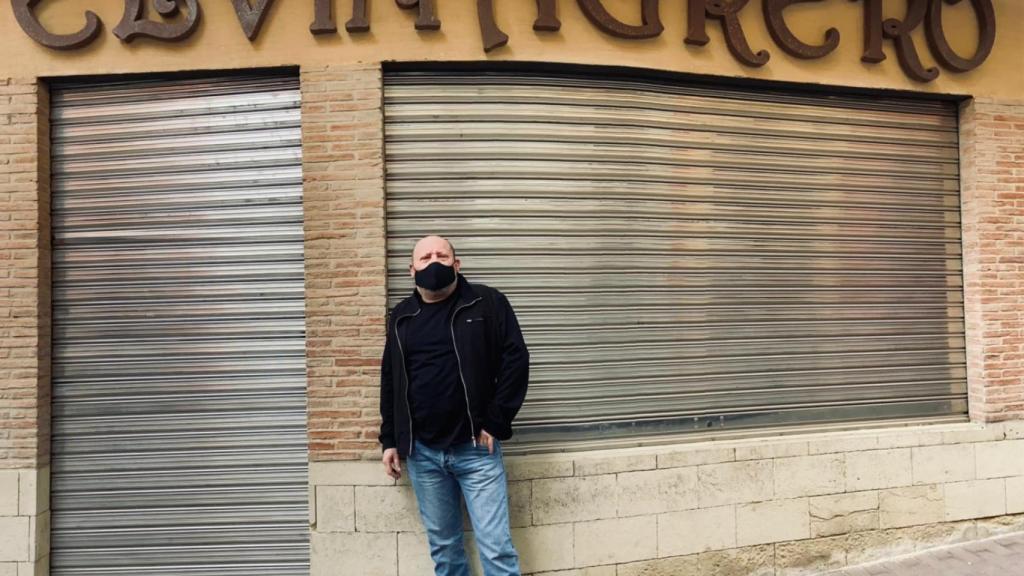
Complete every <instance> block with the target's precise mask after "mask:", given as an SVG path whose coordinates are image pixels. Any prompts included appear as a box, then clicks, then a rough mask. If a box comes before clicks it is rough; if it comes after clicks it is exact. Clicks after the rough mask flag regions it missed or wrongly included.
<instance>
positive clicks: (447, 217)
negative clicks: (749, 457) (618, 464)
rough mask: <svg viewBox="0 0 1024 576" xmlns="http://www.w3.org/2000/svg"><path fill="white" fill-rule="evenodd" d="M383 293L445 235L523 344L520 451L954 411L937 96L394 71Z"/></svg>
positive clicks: (403, 281)
mask: <svg viewBox="0 0 1024 576" xmlns="http://www.w3.org/2000/svg"><path fill="white" fill-rule="evenodd" d="M385 116H386V127H385V136H386V138H385V140H386V166H387V225H388V256H389V263H388V264H389V274H390V277H389V281H390V283H389V285H390V300H391V303H392V304H394V303H395V302H397V300H398V299H400V298H402V297H404V296H405V295H407V294H408V293H409V291H410V290H411V288H412V285H411V282H410V280H409V278H408V272H407V270H408V268H407V267H408V258H409V252H410V250H411V248H412V245H413V242H414V241H415V239H416V238H418V237H420V236H422V235H424V234H427V233H432V232H436V233H441V234H445V235H447V236H448V237H450V238H451V239H452V240H453V241H454V244H455V247H456V250H457V253H458V255H459V256H460V258H461V259H462V261H463V266H464V272H465V273H466V274H467V276H468V277H469V278H470V279H471V280H475V281H478V282H483V283H487V284H490V285H493V286H495V287H497V288H499V289H501V290H502V291H504V292H505V293H506V294H507V295H508V296H509V299H510V300H511V302H512V303H513V305H514V306H515V308H516V310H517V312H518V316H519V319H520V321H521V324H522V326H523V329H524V334H525V336H526V340H527V343H528V344H529V346H530V349H531V352H532V360H533V362H532V370H531V381H530V391H529V394H528V395H527V400H526V404H525V405H524V407H523V410H522V412H521V413H520V417H519V419H518V420H517V423H518V427H517V429H518V435H519V436H518V437H519V439H520V446H523V447H529V446H531V445H532V443H533V442H540V443H543V442H545V441H547V440H551V439H557V440H559V442H560V445H561V446H564V445H565V444H564V440H565V439H566V438H571V439H573V440H575V445H576V446H584V445H596V444H604V445H608V444H614V443H633V442H636V441H638V439H642V438H648V437H650V436H656V435H660V434H665V433H679V432H698V431H708V430H711V431H713V432H718V431H720V430H733V429H744V428H750V427H763V426H789V425H810V424H815V425H830V424H833V423H843V422H846V423H849V422H851V421H890V422H891V421H892V420H904V421H905V420H913V421H922V420H943V419H962V418H963V417H964V415H965V413H966V370H965V352H964V336H963V333H964V324H963V304H962V302H963V295H962V279H961V260H960V254H961V249H960V231H959V223H960V218H959V192H958V156H957V154H958V152H957V124H956V115H955V105H954V104H952V103H950V102H941V101H924V100H902V99H889V98H855V97H841V96H823V95H820V94H801V93H795V92H781V91H776V92H769V91H741V90H736V89H725V88H716V87H708V86H701V85H686V84H680V83H669V82H658V81H643V80H637V79H634V78H628V79H623V78H618V79H616V78H594V77H585V76H579V75H553V74H534V75H531V74H522V73H521V74H512V73H434V72H393V73H389V74H387V75H386V76H385Z"/></svg>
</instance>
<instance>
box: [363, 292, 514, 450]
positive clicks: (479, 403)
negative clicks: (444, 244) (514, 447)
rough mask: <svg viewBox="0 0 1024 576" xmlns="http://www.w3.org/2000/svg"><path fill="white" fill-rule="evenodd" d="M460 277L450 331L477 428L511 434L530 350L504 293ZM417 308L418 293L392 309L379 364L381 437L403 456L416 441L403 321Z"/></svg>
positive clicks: (497, 435) (499, 434) (504, 437)
mask: <svg viewBox="0 0 1024 576" xmlns="http://www.w3.org/2000/svg"><path fill="white" fill-rule="evenodd" d="M458 281H459V289H458V292H457V293H456V296H455V297H457V298H458V299H459V300H458V302H457V303H456V305H455V312H454V314H453V315H452V319H451V333H452V338H453V340H454V345H455V353H456V358H457V359H458V362H459V375H460V377H461V379H462V384H463V386H464V391H465V393H466V394H465V396H466V397H467V398H468V404H469V406H468V411H469V415H470V424H471V426H472V429H473V434H474V435H475V436H478V435H479V434H480V430H481V429H483V430H487V432H488V433H489V434H491V435H492V436H494V437H495V438H497V439H499V440H507V439H509V438H511V437H512V419H513V418H515V416H516V414H517V413H518V412H519V408H520V407H521V406H522V405H523V399H524V398H525V397H526V385H527V382H528V381H529V374H530V354H529V352H528V351H527V350H526V343H525V342H523V334H522V332H521V331H520V329H519V322H518V321H517V320H516V315H515V313H514V312H513V311H512V306H511V305H510V304H509V302H508V299H507V298H505V295H504V294H502V293H501V292H499V291H497V290H495V289H494V288H490V287H488V286H484V285H483V284H470V283H469V282H468V281H467V280H466V279H465V278H464V277H463V276H462V275H459V280H458ZM419 311H420V302H419V299H418V298H417V296H416V294H415V293H414V294H413V295H411V296H409V297H408V298H406V299H405V300H402V301H401V302H399V303H398V305H397V306H395V308H394V309H393V310H392V311H391V313H390V315H389V317H388V334H387V338H386V340H385V344H384V357H383V358H382V359H381V366H380V415H381V419H382V421H381V426H380V443H381V445H382V446H383V447H384V449H385V450H387V449H388V448H398V454H399V456H401V457H406V456H408V455H409V453H410V452H411V451H412V447H413V431H412V413H411V410H410V406H409V395H408V392H409V379H408V375H407V374H406V366H405V354H404V350H403V347H404V346H405V333H404V330H405V328H404V325H403V321H404V320H407V319H409V318H410V317H412V316H415V315H416V314H418V313H419ZM469 440H470V438H466V441H467V442H468V441H469Z"/></svg>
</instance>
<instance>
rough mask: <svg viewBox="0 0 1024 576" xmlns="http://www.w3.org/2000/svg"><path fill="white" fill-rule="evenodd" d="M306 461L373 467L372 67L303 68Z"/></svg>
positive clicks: (377, 85)
mask: <svg viewBox="0 0 1024 576" xmlns="http://www.w3.org/2000/svg"><path fill="white" fill-rule="evenodd" d="M301 81H302V146H303V152H302V154H303V160H302V166H303V174H304V181H305V184H304V188H303V194H304V199H303V206H304V211H305V236H306V351H307V359H306V368H307V373H308V386H309V436H310V439H309V441H310V444H309V449H310V459H311V460H320V461H323V460H352V459H359V458H377V457H378V455H379V453H380V452H379V447H378V444H377V432H378V427H379V407H378V403H379V397H380V391H379V387H380V384H379V382H380V380H379V374H380V354H381V351H382V349H383V344H384V330H385V328H384V315H385V313H386V306H387V300H386V291H385V278H386V263H385V244H384V165H383V160H382V150H383V117H382V111H381V70H380V65H379V64H367V65H346V66H336V67H335V66H331V67H320V68H303V70H302V73H301Z"/></svg>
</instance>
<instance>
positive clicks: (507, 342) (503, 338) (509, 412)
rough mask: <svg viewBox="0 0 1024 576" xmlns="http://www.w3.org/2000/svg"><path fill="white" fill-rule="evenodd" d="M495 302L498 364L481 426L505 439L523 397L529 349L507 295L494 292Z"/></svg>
mask: <svg viewBox="0 0 1024 576" xmlns="http://www.w3.org/2000/svg"><path fill="white" fill-rule="evenodd" d="M494 304H495V308H496V310H495V315H496V316H497V318H498V337H499V342H498V343H497V345H498V346H499V347H500V350H499V352H500V354H499V355H498V356H499V358H500V362H499V363H500V365H499V367H498V369H497V371H496V377H495V383H494V397H493V398H492V400H491V403H490V404H489V405H488V406H487V414H486V415H485V419H484V422H483V427H484V430H487V432H488V433H490V434H491V435H492V436H494V437H495V438H497V439H499V440H507V439H509V438H511V437H512V420H513V419H514V418H515V417H516V414H518V413H519V408H521V407H522V405H523V400H524V399H525V398H526V387H527V384H528V383H529V380H530V352H529V351H528V350H527V349H526V342H525V341H523V333H522V331H521V330H520V328H519V321H518V320H517V319H516V314H515V312H514V311H513V310H512V305H511V304H509V302H508V298H506V297H505V295H504V294H502V293H501V292H498V291H495V298H494Z"/></svg>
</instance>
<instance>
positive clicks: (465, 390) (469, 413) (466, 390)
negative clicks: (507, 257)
mask: <svg viewBox="0 0 1024 576" xmlns="http://www.w3.org/2000/svg"><path fill="white" fill-rule="evenodd" d="M480 300H481V298H479V297H478V298H477V299H476V300H473V301H472V302H470V303H468V304H463V305H462V306H459V307H458V308H456V309H455V312H453V313H452V322H451V332H452V348H453V349H455V362H456V364H458V366H459V381H460V382H462V393H463V394H465V395H466V415H467V416H469V433H470V434H471V435H472V436H473V447H474V448H476V430H475V429H474V428H473V412H472V411H471V410H470V409H469V387H467V386H466V377H465V376H463V375H462V358H461V357H459V345H458V344H456V343H455V317H456V316H458V315H459V311H460V310H462V309H463V308H469V307H470V306H472V305H473V304H476V303H477V302H479V301H480Z"/></svg>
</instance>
